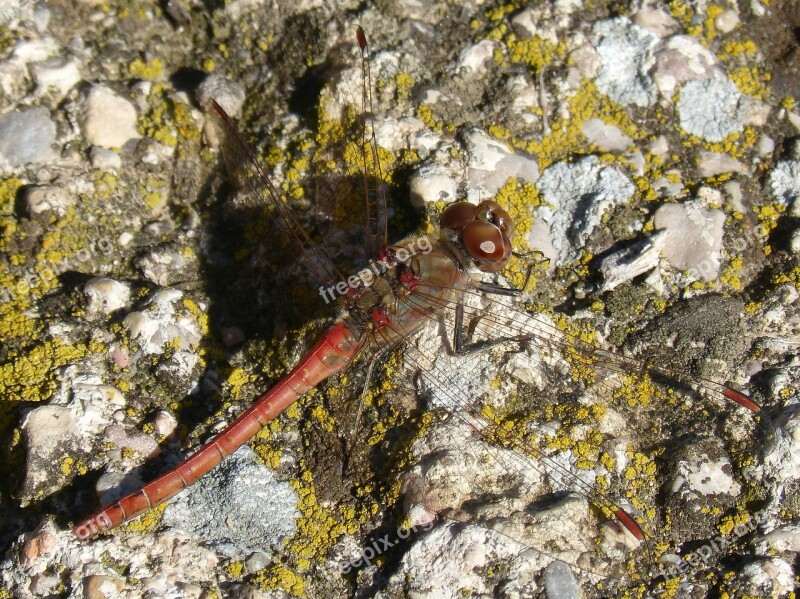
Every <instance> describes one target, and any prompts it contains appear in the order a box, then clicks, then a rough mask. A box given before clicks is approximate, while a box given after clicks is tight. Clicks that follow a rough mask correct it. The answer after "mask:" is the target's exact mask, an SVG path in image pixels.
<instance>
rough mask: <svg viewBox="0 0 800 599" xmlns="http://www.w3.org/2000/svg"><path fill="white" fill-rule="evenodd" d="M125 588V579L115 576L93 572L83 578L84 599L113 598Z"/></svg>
mask: <svg viewBox="0 0 800 599" xmlns="http://www.w3.org/2000/svg"><path fill="white" fill-rule="evenodd" d="M124 588H125V581H124V580H123V579H121V578H117V577H116V576H104V575H102V574H93V575H92V576H87V577H86V578H84V579H83V596H84V597H85V598H86V599H115V598H116V597H119V596H120V595H119V593H121V592H122V590H123V589H124Z"/></svg>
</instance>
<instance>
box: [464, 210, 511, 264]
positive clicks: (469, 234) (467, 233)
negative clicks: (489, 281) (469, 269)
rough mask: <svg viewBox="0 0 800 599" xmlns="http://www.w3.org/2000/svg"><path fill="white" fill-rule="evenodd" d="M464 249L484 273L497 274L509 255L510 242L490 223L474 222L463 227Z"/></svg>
mask: <svg viewBox="0 0 800 599" xmlns="http://www.w3.org/2000/svg"><path fill="white" fill-rule="evenodd" d="M462 240H463V242H464V247H466V248H467V251H468V252H469V255H470V256H472V257H473V258H474V259H475V260H477V261H478V263H479V267H480V269H481V270H483V271H485V272H497V271H498V270H500V269H501V268H503V267H504V266H505V264H506V261H507V260H508V257H509V256H510V255H511V242H510V241H509V240H508V238H507V237H506V236H505V235H504V234H503V232H502V231H501V230H500V229H499V227H497V226H495V225H493V224H492V223H487V222H485V221H483V220H475V221H473V222H471V223H468V224H467V226H465V227H464V232H463V234H462Z"/></svg>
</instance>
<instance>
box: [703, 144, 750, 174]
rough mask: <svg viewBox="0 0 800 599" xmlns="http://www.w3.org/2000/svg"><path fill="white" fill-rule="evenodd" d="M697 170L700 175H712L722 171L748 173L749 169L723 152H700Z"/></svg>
mask: <svg viewBox="0 0 800 599" xmlns="http://www.w3.org/2000/svg"><path fill="white" fill-rule="evenodd" d="M697 170H698V172H699V173H700V176H702V177H713V176H715V175H721V174H723V173H740V174H743V175H744V174H749V172H750V170H749V169H748V168H747V167H746V166H745V165H744V164H742V163H741V162H739V161H738V160H736V159H735V158H732V157H731V156H729V155H728V154H725V153H724V152H709V151H706V150H703V151H701V152H700V158H699V163H698V165H697Z"/></svg>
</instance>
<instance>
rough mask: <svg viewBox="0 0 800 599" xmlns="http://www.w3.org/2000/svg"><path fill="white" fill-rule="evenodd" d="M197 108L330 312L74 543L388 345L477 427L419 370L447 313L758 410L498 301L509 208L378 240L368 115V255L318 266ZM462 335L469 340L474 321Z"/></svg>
mask: <svg viewBox="0 0 800 599" xmlns="http://www.w3.org/2000/svg"><path fill="white" fill-rule="evenodd" d="M357 37H358V43H359V46H360V49H361V54H362V69H363V89H362V95H363V98H362V103H363V105H364V106H365V107H366V108H367V109H369V112H370V113H371V112H372V108H371V103H372V100H371V93H370V87H371V82H370V74H369V66H368V47H367V41H366V37H365V35H364V32H363V30H362V29H361V28H358V30H357ZM209 113H210V114H211V116H212V117H213V118H215V119H216V120H217V121H218V123H219V125H220V126H221V127H222V128H223V130H224V132H225V139H226V150H227V151H228V153H229V154H228V157H227V159H228V160H229V161H230V162H232V163H234V164H238V165H239V166H240V167H241V166H242V165H247V167H246V169H244V171H242V172H243V173H244V175H243V181H242V183H243V184H244V185H247V186H249V187H250V188H251V189H252V190H261V191H260V192H256V193H260V195H261V197H262V199H263V200H264V201H265V202H267V203H269V204H270V205H271V207H272V209H273V210H274V211H275V212H276V213H277V214H278V215H279V216H280V218H281V219H282V221H283V224H282V225H281V226H282V227H283V229H284V230H285V231H288V233H289V234H290V235H291V236H292V237H293V238H294V240H295V241H296V242H297V245H298V247H299V248H300V249H301V250H302V251H303V252H304V254H305V255H306V256H307V257H310V259H309V260H308V264H309V268H311V269H312V270H313V271H314V275H315V277H316V279H317V280H318V281H319V282H320V285H321V288H320V289H321V292H322V293H323V294H324V295H326V296H330V297H337V304H338V306H339V308H340V310H341V314H340V316H339V317H338V318H337V319H336V321H335V323H334V324H333V325H331V326H330V327H329V328H328V329H327V330H326V331H325V332H324V333H323V334H322V336H321V337H320V339H319V341H317V343H315V344H314V345H313V347H312V348H311V349H310V350H309V351H308V352H307V353H306V355H305V356H304V357H303V358H301V359H300V361H299V362H298V363H297V365H296V366H295V367H294V368H293V369H292V370H291V371H290V372H289V373H288V374H287V375H286V376H285V377H284V378H283V379H281V380H280V381H279V382H278V383H277V384H276V385H275V386H273V387H272V388H271V389H270V390H269V391H267V392H266V393H265V394H264V395H262V396H261V397H260V398H259V399H258V400H257V401H256V402H255V403H254V404H253V405H252V406H251V407H250V408H249V409H247V410H246V411H245V412H244V413H243V414H241V415H240V416H239V417H238V418H236V419H235V420H234V421H233V422H232V423H231V424H230V425H228V426H227V428H225V429H224V430H223V431H222V432H220V433H219V434H217V435H216V436H215V437H214V438H213V439H211V440H210V441H209V442H207V443H206V444H205V445H203V446H202V447H200V449H198V450H197V451H195V452H194V453H193V454H192V455H191V456H189V457H188V458H186V459H185V460H184V461H183V462H181V463H180V464H179V465H178V466H176V467H175V468H174V469H172V470H171V471H169V472H167V473H166V474H164V475H162V476H160V477H158V478H157V479H155V480H154V481H152V482H150V483H148V484H146V485H144V486H143V487H142V488H141V489H139V490H137V491H135V492H133V493H131V494H129V495H127V496H125V497H123V498H121V499H119V500H118V501H115V502H114V503H112V504H111V505H108V506H106V507H104V508H103V509H102V510H100V511H99V512H97V513H96V514H94V515H92V516H91V517H89V518H87V519H86V520H84V521H82V522H80V523H79V524H78V525H77V526H76V527H75V528H74V530H73V533H74V534H75V535H76V536H77V537H79V538H81V539H84V538H88V537H91V536H94V535H96V534H98V533H101V532H103V531H107V530H109V529H112V528H114V527H115V526H118V525H119V524H121V523H123V522H125V521H127V520H130V519H132V518H135V517H136V516H138V515H140V514H142V513H143V512H145V511H147V510H149V509H152V508H154V507H155V506H157V505H159V504H161V503H162V502H164V501H167V500H168V499H170V498H171V497H173V496H175V495H176V494H177V493H179V492H181V491H182V490H183V489H185V488H186V487H188V486H189V485H191V484H193V483H194V482H195V481H197V480H198V479H199V478H200V477H201V476H203V475H204V474H205V473H207V472H209V471H210V470H211V469H212V468H214V467H215V466H216V465H217V464H219V463H220V462H221V461H222V460H223V459H225V457H226V456H229V455H230V454H231V453H233V452H234V451H236V450H237V448H239V447H240V446H241V445H243V444H244V443H246V442H247V441H248V440H249V439H250V438H252V437H253V436H254V435H255V434H256V433H257V432H258V431H260V430H261V429H262V428H263V427H264V426H265V425H266V424H267V423H268V422H269V421H270V420H272V419H274V418H276V417H277V416H278V415H279V414H281V412H282V411H283V410H285V409H286V408H287V407H288V406H290V405H291V404H292V403H294V402H295V401H297V400H298V399H299V398H300V397H301V396H302V395H303V394H304V393H306V392H307V391H309V390H310V389H312V388H313V387H315V386H316V385H318V384H320V383H321V382H322V381H324V380H325V379H326V378H328V377H330V376H331V375H333V374H334V373H337V372H339V371H342V370H343V369H345V368H349V367H350V366H351V365H352V364H353V363H354V361H355V360H356V358H360V359H366V360H368V361H369V364H370V368H369V370H370V371H371V369H372V366H374V364H375V362H376V361H377V360H379V359H380V358H381V357H383V356H385V355H387V353H388V352H390V351H392V350H394V349H396V348H404V349H405V350H406V351H405V353H404V358H405V360H406V362H409V363H410V364H411V366H412V367H414V368H417V369H419V370H420V371H421V372H422V373H423V378H424V381H425V384H426V385H427V386H428V387H429V388H431V389H432V392H433V393H434V394H435V395H437V396H438V397H440V398H443V401H444V402H446V403H449V404H451V406H456V408H455V409H454V408H451V409H453V410H454V413H455V414H456V415H457V416H458V417H461V418H464V419H465V422H467V423H468V425H469V427H471V428H472V429H474V430H476V431H478V432H485V430H484V429H487V428H488V424H489V422H488V420H489V418H488V417H487V415H486V414H481V415H475V414H472V415H465V414H464V412H465V411H466V410H464V409H463V408H464V406H465V404H466V399H465V398H464V397H463V393H462V391H460V390H459V388H458V384H457V383H458V381H457V379H458V377H459V373H454V372H452V371H451V372H449V373H447V372H446V373H445V374H441V372H439V373H438V374H434V372H433V371H431V370H430V364H431V363H433V362H435V359H434V357H432V356H431V355H429V354H430V352H428V353H426V351H427V350H425V349H423V348H421V347H420V346H419V345H414V343H413V341H414V339H415V338H416V337H417V336H418V335H419V334H420V332H421V331H422V330H424V329H429V328H431V327H430V325H432V324H433V325H438V324H439V323H440V322H442V320H443V319H448V318H449V319H451V320H452V322H453V331H454V336H453V342H452V349H453V352H454V353H455V354H457V355H466V354H473V353H475V352H480V351H486V350H491V349H492V348H495V347H498V346H501V345H504V344H511V345H517V346H520V345H525V344H529V345H535V346H538V347H541V348H545V349H547V350H550V351H554V352H559V353H561V354H563V355H565V356H566V360H567V362H568V363H569V364H570V365H571V367H572V368H574V369H577V370H581V369H584V370H586V369H589V370H590V371H591V372H592V373H594V374H593V376H597V373H611V374H617V373H630V372H637V373H639V375H640V376H647V377H651V378H660V379H670V380H679V381H681V382H682V383H686V384H688V385H690V386H691V387H692V388H693V389H694V390H695V391H697V392H700V393H701V394H705V395H712V396H717V397H719V398H723V399H725V400H729V401H732V402H735V403H736V404H738V405H740V406H743V407H744V408H747V409H748V410H751V411H753V412H758V411H759V407H758V406H757V405H756V404H755V403H754V402H753V401H752V400H750V399H749V398H748V397H747V396H746V395H745V394H743V393H741V392H740V391H737V390H735V389H733V388H731V387H729V386H726V385H723V384H720V383H717V382H715V381H711V380H706V379H702V380H697V379H695V380H690V381H687V380H686V377H684V376H682V375H681V373H678V372H675V371H673V370H670V369H668V368H664V367H658V366H654V365H648V364H645V363H642V362H640V361H638V360H635V359H633V358H629V357H626V356H623V355H621V354H618V353H614V352H611V351H605V350H602V349H600V348H599V347H597V346H595V345H592V344H590V343H587V342H584V341H581V340H579V339H578V338H576V337H575V336H572V335H569V334H567V333H564V332H562V330H560V329H559V328H557V327H556V326H554V325H553V324H552V322H550V321H547V320H546V319H544V318H538V317H537V316H536V315H533V314H529V313H528V312H526V311H524V310H520V309H519V308H515V307H513V306H510V305H509V304H508V303H507V301H506V300H507V298H508V297H511V296H516V295H519V291H517V290H515V289H511V288H508V287H505V286H501V285H498V284H495V283H487V282H483V281H482V279H480V278H479V277H477V275H487V274H492V273H498V272H499V271H501V270H502V269H503V268H504V267H505V266H506V265H507V264H508V262H509V260H510V259H511V257H512V253H513V250H512V244H513V241H514V223H513V221H512V219H511V217H510V216H509V213H508V212H507V211H506V210H504V209H503V208H502V207H501V206H500V205H499V204H498V203H496V202H494V201H491V200H487V201H483V202H481V203H480V204H478V205H474V204H472V203H469V202H465V201H462V202H456V203H454V204H451V205H449V206H448V207H447V208H446V209H445V210H444V211H443V212H442V213H441V215H440V218H439V225H440V231H439V232H438V233H437V234H435V235H433V234H432V235H427V236H418V237H414V236H412V237H408V238H406V239H404V240H402V241H400V242H398V243H395V244H391V245H388V244H387V218H386V205H385V196H384V194H383V188H382V186H381V185H380V184H379V183H375V182H380V181H382V179H383V175H382V173H381V171H380V161H379V156H378V144H377V140H376V138H375V133H374V129H373V127H372V124H371V122H370V121H369V119H367V122H366V124H365V125H364V130H363V140H362V142H363V148H364V149H365V151H364V153H363V171H364V194H365V198H366V201H365V204H366V227H365V241H366V246H367V249H368V251H369V252H370V255H371V256H373V257H377V259H376V260H374V261H372V262H371V266H370V267H369V268H365V269H363V270H362V271H360V272H359V273H358V275H356V276H351V277H345V276H344V275H343V274H342V273H341V272H339V271H338V270H337V269H336V268H335V267H333V266H330V263H329V261H328V260H327V259H326V257H325V256H324V255H323V253H322V251H321V250H320V249H319V248H315V247H314V244H313V243H312V242H311V239H310V237H309V235H308V234H307V233H306V232H305V230H304V228H303V227H301V226H300V224H299V223H298V221H297V220H296V219H295V218H294V217H293V214H292V211H291V209H290V205H289V203H288V202H287V201H286V200H285V199H284V198H283V197H282V196H281V194H280V193H279V192H278V191H277V189H276V188H275V187H274V186H273V184H272V182H271V181H270V178H269V177H268V175H267V174H266V173H265V172H264V170H263V168H262V166H261V165H260V162H259V161H258V159H257V157H256V156H255V154H254V152H253V150H252V149H251V148H250V147H249V146H248V144H247V143H246V142H245V141H244V140H243V138H242V137H241V135H240V134H239V133H238V132H237V130H236V128H235V126H234V124H233V122H232V120H231V119H230V118H229V116H228V115H227V114H226V112H225V111H224V110H223V109H222V107H220V106H219V104H217V103H216V102H215V101H213V100H212V101H211V104H210V107H209ZM476 299H480V300H482V301H483V302H484V305H485V306H489V308H490V309H487V310H485V311H484V312H482V313H480V314H479V316H480V319H481V323H480V327H481V330H482V331H483V334H484V337H485V338H484V339H483V340H481V341H478V342H473V343H469V342H468V340H467V336H466V335H465V333H464V332H465V329H466V330H469V327H470V323H469V322H468V318H467V314H468V311H469V310H470V308H468V307H467V306H468V305H470V304H471V303H474V300H476ZM491 308H493V309H491ZM470 336H471V337H474V336H475V330H474V328H473V329H472V331H471V332H470ZM367 378H369V375H367ZM459 408H460V410H459ZM497 436H498V435H495V440H497ZM499 442H500V443H501V444H502V445H503V446H505V447H507V448H509V449H511V450H512V451H513V452H515V455H523V454H527V455H528V456H531V457H533V458H534V460H537V461H538V462H539V463H540V464H541V465H539V466H537V465H536V464H535V463H533V462H532V461H531V460H530V459H525V460H524V461H523V462H522V463H523V464H524V465H525V466H522V467H534V468H537V467H538V468H545V469H547V470H549V471H555V472H557V473H559V474H560V475H561V478H562V479H564V480H566V481H568V482H569V483H570V486H571V487H573V490H574V491H576V492H578V493H580V494H582V495H584V496H586V497H587V498H588V499H589V500H590V501H591V502H592V503H593V504H594V505H596V506H598V507H600V508H601V509H602V510H603V511H604V512H605V513H606V514H609V515H613V517H614V518H616V520H617V522H618V523H619V524H620V525H621V526H622V527H624V529H625V530H627V531H628V532H629V533H630V534H631V535H632V536H633V537H634V538H635V539H637V540H638V541H643V540H644V539H645V534H644V531H643V530H642V527H641V526H640V525H639V524H638V522H637V520H636V519H635V518H634V517H633V516H632V515H631V514H630V513H629V511H627V510H625V509H623V508H622V507H620V506H619V505H616V504H615V503H614V502H612V501H610V500H608V499H606V498H605V497H604V496H602V495H601V494H600V493H599V492H598V491H597V490H596V489H595V488H593V486H592V485H590V484H588V483H586V482H585V481H584V480H582V479H581V478H578V477H577V476H576V475H575V474H574V473H572V472H571V471H570V470H569V469H568V468H567V467H565V466H563V465H561V464H560V463H558V462H556V461H554V460H552V459H550V458H548V457H547V456H546V455H543V454H542V452H541V451H540V450H539V449H537V448H536V447H534V446H533V444H531V443H528V442H525V441H521V440H519V439H518V438H514V437H507V436H503V437H502V438H501V439H500V440H499ZM509 467H511V466H509ZM513 467H515V468H519V467H520V466H518V465H517V466H513Z"/></svg>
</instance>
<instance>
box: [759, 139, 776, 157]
mask: <svg viewBox="0 0 800 599" xmlns="http://www.w3.org/2000/svg"><path fill="white" fill-rule="evenodd" d="M774 151H775V140H774V139H772V138H771V137H770V136H769V135H762V136H761V137H760V138H759V140H758V155H759V156H761V157H762V158H766V157H767V156H769V155H770V154H772V153H773V152H774Z"/></svg>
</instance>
